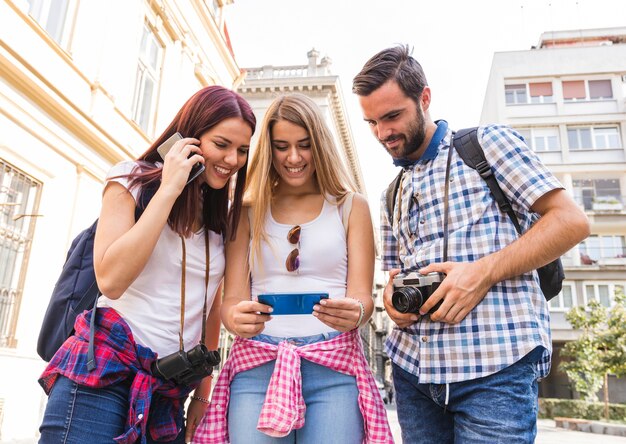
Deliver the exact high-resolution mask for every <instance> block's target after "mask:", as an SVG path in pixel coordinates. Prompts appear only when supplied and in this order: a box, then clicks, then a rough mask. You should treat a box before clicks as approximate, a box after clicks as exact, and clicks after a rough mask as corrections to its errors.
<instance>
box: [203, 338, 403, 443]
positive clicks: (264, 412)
mask: <svg viewBox="0 0 626 444" xmlns="http://www.w3.org/2000/svg"><path fill="white" fill-rule="evenodd" d="M300 359H306V360H308V361H311V362H313V363H315V364H319V365H323V366H325V367H328V368H330V369H331V370H335V371H337V372H341V373H344V374H348V375H352V376H354V377H355V378H356V383H357V388H358V390H359V397H358V403H359V409H360V410H361V414H362V415H363V422H364V425H365V438H364V440H363V443H364V444H368V443H372V444H373V443H377V444H378V443H381V444H387V443H393V437H392V434H391V430H390V428H389V423H388V422H387V414H386V412H385V406H384V404H383V401H382V399H381V397H380V394H379V392H378V389H377V387H376V381H375V380H374V377H373V376H372V372H371V371H370V369H369V366H368V364H367V361H366V360H365V355H364V353H363V345H362V343H361V338H360V336H359V333H358V330H352V331H350V332H347V333H343V334H341V335H339V336H336V337H335V338H333V339H330V340H328V341H322V342H316V343H313V344H308V345H303V346H301V347H297V346H295V345H294V344H292V343H290V342H289V341H283V342H281V343H280V344H279V345H273V344H268V343H265V342H260V341H254V340H251V339H243V338H239V337H237V338H236V339H235V342H234V344H233V347H232V349H231V352H230V355H229V357H228V360H227V361H226V363H225V364H224V368H223V369H222V371H221V372H220V375H219V378H218V380H217V382H216V384H215V389H214V390H213V394H212V396H211V404H210V405H209V407H208V409H207V411H206V413H205V415H204V418H203V419H202V422H201V424H200V426H199V427H198V429H197V430H196V433H195V435H194V439H193V442H194V443H198V444H200V443H203V444H206V443H211V444H216V443H219V444H226V443H228V442H229V438H228V422H227V419H226V415H227V413H228V401H229V399H230V383H231V382H232V380H233V378H234V377H235V375H236V374H237V373H239V372H244V371H246V370H250V369H253V368H255V367H258V366H260V365H263V364H265V363H267V362H270V361H273V360H276V365H275V367H274V373H273V374H272V377H271V379H270V382H269V387H268V390H267V395H266V397H265V402H264V403H263V408H262V409H261V415H260V417H259V421H258V423H257V429H258V430H259V431H261V432H263V433H265V434H266V435H269V436H273V437H283V436H286V435H288V434H289V433H291V431H292V430H296V429H299V428H301V427H302V426H303V425H304V415H305V411H306V406H305V404H304V399H303V398H302V375H301V373H300Z"/></svg>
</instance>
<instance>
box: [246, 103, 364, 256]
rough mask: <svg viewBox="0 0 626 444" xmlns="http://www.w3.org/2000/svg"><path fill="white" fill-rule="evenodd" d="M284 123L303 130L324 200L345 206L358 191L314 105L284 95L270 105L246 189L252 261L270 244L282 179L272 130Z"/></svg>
mask: <svg viewBox="0 0 626 444" xmlns="http://www.w3.org/2000/svg"><path fill="white" fill-rule="evenodd" d="M281 120H284V121H287V122H290V123H293V124H294V125H297V126H299V127H301V128H304V129H305V130H306V132H307V134H308V135H309V138H310V142H311V154H312V157H313V162H314V165H315V175H314V177H315V179H316V180H317V184H318V186H319V189H320V192H321V194H322V196H324V198H325V199H327V198H328V197H329V196H332V197H334V198H335V199H337V202H338V203H341V202H343V200H344V199H345V197H346V196H347V194H348V193H350V192H354V191H355V190H356V187H355V185H354V181H353V180H352V178H351V176H350V174H349V173H348V171H347V169H346V167H345V166H344V163H343V161H342V159H341V158H340V157H339V152H338V150H337V147H336V146H335V142H334V141H333V137H332V134H331V132H330V129H329V128H328V125H327V124H326V122H325V120H324V117H323V116H322V113H321V111H320V109H319V107H318V106H317V105H316V104H315V102H314V101H313V100H312V99H310V98H309V97H307V96H305V95H304V94H299V93H293V94H287V95H281V96H279V97H277V98H276V99H274V101H273V102H272V103H271V104H270V106H269V108H268V109H267V112H266V114H265V117H264V119H263V123H262V124H261V132H260V134H259V140H258V143H257V145H256V147H255V150H254V154H253V155H252V161H251V164H250V180H249V181H248V184H247V185H246V202H247V203H249V204H250V205H251V206H252V210H251V211H252V214H251V223H252V227H251V230H250V238H251V240H252V246H251V249H250V259H251V262H254V259H255V258H256V257H259V258H260V255H259V252H260V245H261V241H262V240H267V235H266V232H265V218H266V216H267V212H268V211H270V207H271V203H272V200H273V199H274V197H275V195H274V194H275V190H276V186H277V185H278V183H279V181H280V176H279V175H278V173H277V172H276V169H274V166H273V164H272V158H273V156H272V129H273V127H274V124H275V123H276V122H279V121H281Z"/></svg>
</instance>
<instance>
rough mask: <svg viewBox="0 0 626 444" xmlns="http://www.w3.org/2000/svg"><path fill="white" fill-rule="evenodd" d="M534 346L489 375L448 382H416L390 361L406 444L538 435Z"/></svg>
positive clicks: (511, 440) (511, 441) (509, 442)
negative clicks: (526, 352) (527, 352)
mask: <svg viewBox="0 0 626 444" xmlns="http://www.w3.org/2000/svg"><path fill="white" fill-rule="evenodd" d="M542 352H543V348H542V347H538V348H536V349H535V350H534V351H532V352H530V353H529V354H528V355H526V356H524V357H523V358H522V359H520V360H519V361H517V362H516V363H515V364H513V365H511V366H509V367H506V368H504V369H502V370H500V371H499V372H497V373H494V374H493V375H489V376H485V377H483V378H478V379H473V380H469V381H463V382H455V383H451V384H449V387H448V390H449V393H448V395H449V398H448V405H447V406H446V405H445V399H446V385H445V384H420V383H419V382H418V378H417V377H416V376H415V375H412V374H410V373H408V372H407V371H405V370H403V369H402V368H400V367H398V366H397V365H395V364H393V366H392V371H393V382H394V387H395V391H396V403H397V406H398V422H399V423H400V428H401V430H402V442H403V443H404V444H417V443H425V444H426V443H428V444H430V443H438V444H445V443H456V444H460V443H462V444H466V443H481V444H482V443H490V444H497V443H506V444H515V443H533V442H535V435H536V434H537V409H538V400H537V377H538V371H537V365H536V364H537V362H538V361H539V360H540V358H541V355H542Z"/></svg>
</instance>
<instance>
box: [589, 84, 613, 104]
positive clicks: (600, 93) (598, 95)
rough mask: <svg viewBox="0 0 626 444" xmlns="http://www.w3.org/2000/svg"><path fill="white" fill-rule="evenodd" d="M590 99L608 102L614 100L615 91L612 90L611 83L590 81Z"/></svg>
mask: <svg viewBox="0 0 626 444" xmlns="http://www.w3.org/2000/svg"><path fill="white" fill-rule="evenodd" d="M589 98H590V99H591V100H608V99H612V98H613V90H612V89H611V81H610V80H609V79H605V80H589Z"/></svg>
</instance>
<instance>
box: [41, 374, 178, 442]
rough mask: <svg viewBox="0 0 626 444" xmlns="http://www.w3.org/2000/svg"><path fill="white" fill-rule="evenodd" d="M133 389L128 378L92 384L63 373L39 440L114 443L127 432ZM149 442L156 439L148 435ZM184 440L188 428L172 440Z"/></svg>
mask: <svg viewBox="0 0 626 444" xmlns="http://www.w3.org/2000/svg"><path fill="white" fill-rule="evenodd" d="M129 390H130V386H129V384H128V383H127V382H121V383H119V384H114V385H111V386H108V387H103V388H91V387H86V386H83V385H80V384H77V383H75V382H74V381H72V380H70V379H68V378H66V377H64V376H61V375H59V377H58V378H57V380H56V382H55V383H54V386H53V387H52V391H51V392H50V396H49V397H48V404H47V405H46V411H45V413H44V417H43V422H42V423H41V427H40V428H39V432H40V433H41V437H40V439H39V444H84V443H90V444H105V443H106V444H111V443H113V442H114V441H113V438H115V437H116V436H119V435H121V434H123V433H124V428H125V425H126V417H127V415H128V396H129ZM154 396H158V395H157V394H155V395H154ZM153 399H154V398H153ZM148 421H149V420H148ZM148 435H149V433H148ZM147 442H148V443H150V444H152V443H155V442H156V441H153V440H152V439H151V438H150V436H148V437H147ZM184 442H185V431H184V429H183V430H182V431H181V432H180V433H179V434H178V436H177V437H176V439H175V440H174V441H170V443H173V444H184Z"/></svg>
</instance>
